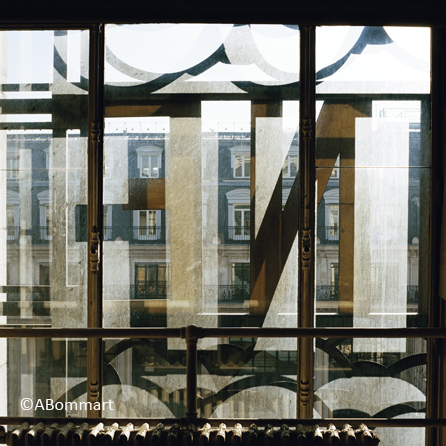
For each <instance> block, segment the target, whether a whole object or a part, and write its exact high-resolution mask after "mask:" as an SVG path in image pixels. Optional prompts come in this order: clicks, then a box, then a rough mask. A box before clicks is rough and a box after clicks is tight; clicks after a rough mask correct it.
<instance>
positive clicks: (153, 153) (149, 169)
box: [136, 146, 162, 178]
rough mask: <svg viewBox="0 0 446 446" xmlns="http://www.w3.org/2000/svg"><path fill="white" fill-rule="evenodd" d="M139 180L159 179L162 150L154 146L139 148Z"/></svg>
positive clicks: (137, 150)
mask: <svg viewBox="0 0 446 446" xmlns="http://www.w3.org/2000/svg"><path fill="white" fill-rule="evenodd" d="M136 152H137V154H138V169H139V178H160V171H161V153H162V149H161V148H159V147H156V146H148V147H139V148H138V149H136Z"/></svg>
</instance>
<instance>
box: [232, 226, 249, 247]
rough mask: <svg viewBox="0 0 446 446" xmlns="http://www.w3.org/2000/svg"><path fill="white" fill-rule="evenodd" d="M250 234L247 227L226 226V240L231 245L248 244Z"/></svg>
mask: <svg viewBox="0 0 446 446" xmlns="http://www.w3.org/2000/svg"><path fill="white" fill-rule="evenodd" d="M250 234H251V229H250V227H249V226H228V238H227V240H228V241H229V242H232V243H242V244H249V241H250Z"/></svg>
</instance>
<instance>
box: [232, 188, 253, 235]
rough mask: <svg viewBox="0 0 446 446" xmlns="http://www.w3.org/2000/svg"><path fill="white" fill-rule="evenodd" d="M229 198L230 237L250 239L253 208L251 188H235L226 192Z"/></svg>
mask: <svg viewBox="0 0 446 446" xmlns="http://www.w3.org/2000/svg"><path fill="white" fill-rule="evenodd" d="M226 198H227V200H228V239H229V240H249V239H250V233H251V228H250V225H251V208H250V205H249V203H250V191H249V189H234V190H231V191H229V192H228V193H227V194H226Z"/></svg>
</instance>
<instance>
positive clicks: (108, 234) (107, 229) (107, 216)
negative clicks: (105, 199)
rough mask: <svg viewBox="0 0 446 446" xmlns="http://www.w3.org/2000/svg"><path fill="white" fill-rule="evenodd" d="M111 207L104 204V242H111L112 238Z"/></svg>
mask: <svg viewBox="0 0 446 446" xmlns="http://www.w3.org/2000/svg"><path fill="white" fill-rule="evenodd" d="M112 217H113V206H112V205H111V204H104V216H103V218H104V220H103V221H104V240H112V238H113V226H112V225H113V218H112Z"/></svg>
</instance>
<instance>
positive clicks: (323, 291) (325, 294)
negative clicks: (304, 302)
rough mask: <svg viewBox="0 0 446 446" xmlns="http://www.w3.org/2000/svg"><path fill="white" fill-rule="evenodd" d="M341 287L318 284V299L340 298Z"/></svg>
mask: <svg viewBox="0 0 446 446" xmlns="http://www.w3.org/2000/svg"><path fill="white" fill-rule="evenodd" d="M338 299H339V288H338V287H337V286H336V285H317V286H316V301H319V302H320V301H327V300H338Z"/></svg>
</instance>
